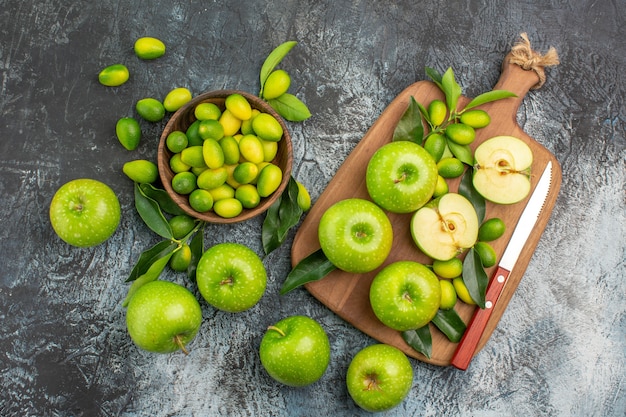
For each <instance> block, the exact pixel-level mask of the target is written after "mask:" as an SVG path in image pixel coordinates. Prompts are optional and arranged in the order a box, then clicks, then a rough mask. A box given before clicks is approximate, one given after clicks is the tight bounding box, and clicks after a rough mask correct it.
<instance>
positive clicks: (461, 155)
mask: <svg viewBox="0 0 626 417" xmlns="http://www.w3.org/2000/svg"><path fill="white" fill-rule="evenodd" d="M446 139H447V141H446V143H447V144H448V149H450V152H452V155H454V156H455V157H456V158H457V159H459V160H460V161H461V162H463V163H464V164H465V165H469V166H470V167H471V166H472V165H474V154H473V152H472V150H471V149H470V147H469V145H459V144H458V143H456V142H454V141H453V140H451V139H448V138H446Z"/></svg>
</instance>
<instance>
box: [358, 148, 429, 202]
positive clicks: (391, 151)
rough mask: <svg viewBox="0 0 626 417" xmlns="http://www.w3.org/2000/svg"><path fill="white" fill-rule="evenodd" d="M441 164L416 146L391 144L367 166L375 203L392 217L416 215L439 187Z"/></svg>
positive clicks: (367, 179)
mask: <svg viewBox="0 0 626 417" xmlns="http://www.w3.org/2000/svg"><path fill="white" fill-rule="evenodd" d="M437 176H438V174H437V164H436V163H435V160H434V159H433V157H432V156H431V155H430V154H429V153H428V151H426V150H425V149H424V148H423V147H421V146H420V145H418V144H417V143H415V142H410V141H396V142H390V143H387V144H386V145H383V146H382V147H381V148H379V149H378V150H377V151H376V152H375V153H374V155H372V157H371V158H370V160H369V162H368V164H367V171H366V174H365V182H366V186H367V191H368V193H369V195H370V197H371V198H372V200H373V201H374V202H375V203H376V204H378V205H379V206H381V207H382V208H384V209H385V210H389V211H391V212H392V213H412V212H414V211H415V210H417V209H418V208H420V207H422V206H423V205H424V204H426V203H427V202H428V201H429V200H430V199H431V197H432V196H433V193H434V192H435V186H436V185H437Z"/></svg>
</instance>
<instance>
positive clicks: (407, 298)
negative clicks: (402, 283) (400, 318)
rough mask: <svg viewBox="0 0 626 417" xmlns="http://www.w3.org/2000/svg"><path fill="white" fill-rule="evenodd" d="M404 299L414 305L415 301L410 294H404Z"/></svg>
mask: <svg viewBox="0 0 626 417" xmlns="http://www.w3.org/2000/svg"><path fill="white" fill-rule="evenodd" d="M402 298H404V299H405V300H407V301H408V302H409V303H411V304H412V303H413V299H412V298H411V296H410V295H409V293H408V292H405V293H404V294H402Z"/></svg>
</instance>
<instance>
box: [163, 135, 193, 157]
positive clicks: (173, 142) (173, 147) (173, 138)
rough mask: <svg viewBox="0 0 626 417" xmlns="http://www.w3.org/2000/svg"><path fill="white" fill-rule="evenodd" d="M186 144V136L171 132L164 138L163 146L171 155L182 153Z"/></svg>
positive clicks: (187, 140)
mask: <svg viewBox="0 0 626 417" xmlns="http://www.w3.org/2000/svg"><path fill="white" fill-rule="evenodd" d="M188 144H189V139H187V135H186V134H185V132H182V131H180V130H175V131H173V132H171V133H170V134H168V135H167V138H165V146H167V149H169V150H170V152H172V153H179V152H182V150H183V149H185V148H186V147H187V145H188Z"/></svg>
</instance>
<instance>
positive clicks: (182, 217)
mask: <svg viewBox="0 0 626 417" xmlns="http://www.w3.org/2000/svg"><path fill="white" fill-rule="evenodd" d="M168 223H169V224H170V227H171V229H172V236H174V239H182V238H184V237H185V236H187V235H188V234H189V233H190V232H191V231H192V230H193V228H194V227H196V221H195V220H194V219H193V217H191V216H188V215H186V214H179V215H177V216H173V217H172V218H171V219H169V220H168Z"/></svg>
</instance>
